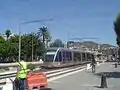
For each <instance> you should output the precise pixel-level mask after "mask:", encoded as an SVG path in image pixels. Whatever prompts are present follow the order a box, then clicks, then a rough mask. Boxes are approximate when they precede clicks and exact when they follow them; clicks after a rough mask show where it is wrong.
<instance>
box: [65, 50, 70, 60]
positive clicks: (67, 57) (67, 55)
mask: <svg viewBox="0 0 120 90" xmlns="http://www.w3.org/2000/svg"><path fill="white" fill-rule="evenodd" d="M66 60H68V61H69V60H70V52H66Z"/></svg>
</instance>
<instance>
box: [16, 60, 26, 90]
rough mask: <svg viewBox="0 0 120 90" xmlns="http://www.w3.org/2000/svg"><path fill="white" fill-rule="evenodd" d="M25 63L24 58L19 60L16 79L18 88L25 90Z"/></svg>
mask: <svg viewBox="0 0 120 90" xmlns="http://www.w3.org/2000/svg"><path fill="white" fill-rule="evenodd" d="M26 78H27V63H26V62H25V61H24V60H21V61H20V62H19V68H18V71H17V79H18V81H19V84H20V85H19V90H26Z"/></svg>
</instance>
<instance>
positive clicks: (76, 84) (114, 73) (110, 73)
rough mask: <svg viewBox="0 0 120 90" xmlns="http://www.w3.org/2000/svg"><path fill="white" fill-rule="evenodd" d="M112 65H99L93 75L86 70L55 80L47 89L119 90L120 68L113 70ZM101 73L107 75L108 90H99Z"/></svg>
mask: <svg viewBox="0 0 120 90" xmlns="http://www.w3.org/2000/svg"><path fill="white" fill-rule="evenodd" d="M113 64H114V63H105V64H101V65H100V66H99V67H97V68H96V73H95V74H93V73H91V70H88V71H81V72H79V73H76V74H74V75H70V76H67V77H63V78H61V79H57V80H55V81H52V82H50V83H49V87H51V88H53V90H120V66H118V68H114V65H113ZM103 72H104V73H105V74H107V85H108V88H105V89H101V88H99V86H100V84H101V73H103Z"/></svg>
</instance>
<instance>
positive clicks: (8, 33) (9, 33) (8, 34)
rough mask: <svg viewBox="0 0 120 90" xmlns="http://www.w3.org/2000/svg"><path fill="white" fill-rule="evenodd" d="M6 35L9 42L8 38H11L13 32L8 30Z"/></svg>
mask: <svg viewBox="0 0 120 90" xmlns="http://www.w3.org/2000/svg"><path fill="white" fill-rule="evenodd" d="M5 35H6V37H7V40H8V38H9V37H10V35H11V31H10V30H9V29H7V30H6V31H5Z"/></svg>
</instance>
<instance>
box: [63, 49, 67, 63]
mask: <svg viewBox="0 0 120 90" xmlns="http://www.w3.org/2000/svg"><path fill="white" fill-rule="evenodd" d="M65 56H66V53H65V51H63V62H65V59H66V58H65Z"/></svg>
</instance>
